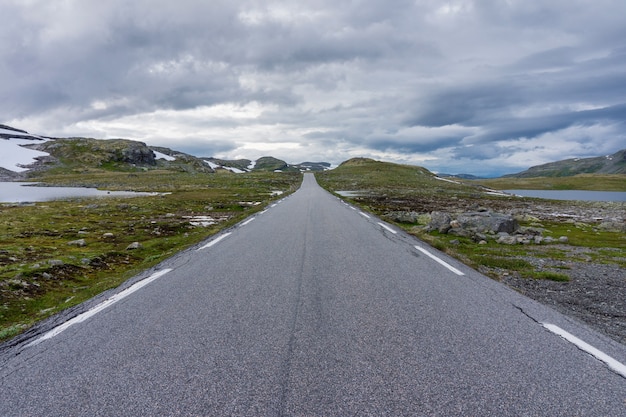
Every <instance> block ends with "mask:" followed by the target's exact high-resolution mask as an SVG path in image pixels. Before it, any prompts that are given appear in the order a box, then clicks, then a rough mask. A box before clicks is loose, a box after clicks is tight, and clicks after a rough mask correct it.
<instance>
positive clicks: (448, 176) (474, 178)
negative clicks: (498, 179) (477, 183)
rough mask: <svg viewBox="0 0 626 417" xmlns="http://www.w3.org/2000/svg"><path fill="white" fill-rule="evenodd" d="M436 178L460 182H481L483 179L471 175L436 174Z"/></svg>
mask: <svg viewBox="0 0 626 417" xmlns="http://www.w3.org/2000/svg"><path fill="white" fill-rule="evenodd" d="M437 176H438V177H441V178H459V179H462V180H481V179H483V178H484V177H477V176H476V175H472V174H437Z"/></svg>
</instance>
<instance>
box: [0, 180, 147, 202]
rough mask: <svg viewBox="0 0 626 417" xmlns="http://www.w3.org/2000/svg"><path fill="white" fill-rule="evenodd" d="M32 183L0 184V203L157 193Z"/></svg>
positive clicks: (136, 195)
mask: <svg viewBox="0 0 626 417" xmlns="http://www.w3.org/2000/svg"><path fill="white" fill-rule="evenodd" d="M35 184H37V183H34V182H0V203H34V202H40V201H51V200H64V199H69V198H80V197H139V196H153V195H158V194H159V193H139V192H132V191H102V190H98V189H96V188H85V187H37V186H34V185H35Z"/></svg>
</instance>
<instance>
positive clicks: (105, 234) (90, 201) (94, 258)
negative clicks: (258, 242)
mask: <svg viewBox="0 0 626 417" xmlns="http://www.w3.org/2000/svg"><path fill="white" fill-rule="evenodd" d="M301 178H302V176H301V174H299V173H273V172H262V171H258V172H253V173H245V174H232V173H230V172H228V171H226V170H218V171H216V172H215V173H208V172H201V171H200V170H197V169H195V170H193V169H181V167H180V166H178V167H176V168H171V167H170V168H168V169H166V168H163V167H161V166H159V164H155V166H152V167H149V168H146V167H140V166H133V165H132V164H131V165H123V166H122V165H119V164H116V166H113V164H111V163H105V164H101V165H100V166H97V167H93V166H92V165H91V166H87V165H82V166H79V165H77V164H72V165H70V166H68V165H65V166H55V167H54V168H52V169H50V170H45V171H42V172H38V173H36V175H35V177H31V178H29V179H30V180H36V181H40V182H42V183H44V184H48V185H63V186H87V187H97V188H100V189H106V190H132V191H149V192H158V193H160V194H159V195H157V196H150V197H133V198H113V197H104V198H82V199H74V200H64V201H50V202H45V203H31V204H0V340H4V339H7V338H10V337H12V336H14V335H16V334H19V333H21V332H23V331H24V330H25V329H27V328H29V327H30V326H32V325H33V324H34V323H35V322H37V321H39V320H41V319H44V318H46V317H48V316H50V315H52V314H54V313H56V312H58V311H60V310H63V309H66V308H68V307H71V306H73V305H76V304H78V303H81V302H82V301H85V300H86V299H89V298H90V297H92V296H94V295H96V294H98V293H100V292H102V291H105V290H107V289H109V288H113V287H116V286H118V285H120V283H122V282H124V281H125V280H127V279H128V278H130V277H132V276H134V275H136V274H137V273H138V272H140V271H142V270H145V269H146V268H149V267H152V266H154V265H156V264H158V263H159V262H161V261H162V260H164V259H166V258H168V257H170V256H171V255H173V254H175V253H176V252H178V251H181V250H183V249H185V248H188V247H190V246H192V245H194V244H196V243H198V242H200V241H202V240H204V239H206V238H207V237H209V236H211V235H213V234H215V233H217V232H219V231H220V230H222V229H224V228H227V227H229V226H231V225H233V224H235V223H237V222H239V221H240V220H242V219H243V218H245V217H247V216H249V215H251V214H253V213H255V212H257V211H259V210H262V209H263V208H264V207H265V206H266V205H267V204H268V203H269V202H270V201H272V200H274V199H276V198H279V197H277V195H279V194H280V193H283V196H284V195H286V194H288V193H290V192H293V191H294V190H295V189H297V187H298V186H299V184H300V182H301ZM277 192H280V193H277Z"/></svg>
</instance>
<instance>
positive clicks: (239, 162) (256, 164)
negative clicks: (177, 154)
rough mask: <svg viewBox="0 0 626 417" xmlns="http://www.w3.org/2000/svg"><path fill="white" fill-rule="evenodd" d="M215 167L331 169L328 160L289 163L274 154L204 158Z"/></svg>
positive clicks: (290, 170)
mask: <svg viewBox="0 0 626 417" xmlns="http://www.w3.org/2000/svg"><path fill="white" fill-rule="evenodd" d="M202 159H203V160H205V161H207V163H208V164H209V165H210V166H211V167H212V168H213V169H225V170H228V171H231V172H235V173H242V172H255V171H266V172H308V171H311V172H319V171H325V170H327V169H330V164H329V163H328V162H302V163H299V164H288V163H287V162H285V161H283V160H281V159H277V158H274V157H272V156H264V157H261V158H259V159H257V160H256V161H252V160H250V159H234V160H227V159H219V158H202Z"/></svg>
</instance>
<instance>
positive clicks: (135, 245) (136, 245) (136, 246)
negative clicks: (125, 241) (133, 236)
mask: <svg viewBox="0 0 626 417" xmlns="http://www.w3.org/2000/svg"><path fill="white" fill-rule="evenodd" d="M141 248H143V245H142V244H141V243H139V242H133V243H131V244H130V245H128V246H127V247H126V250H136V249H141Z"/></svg>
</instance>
